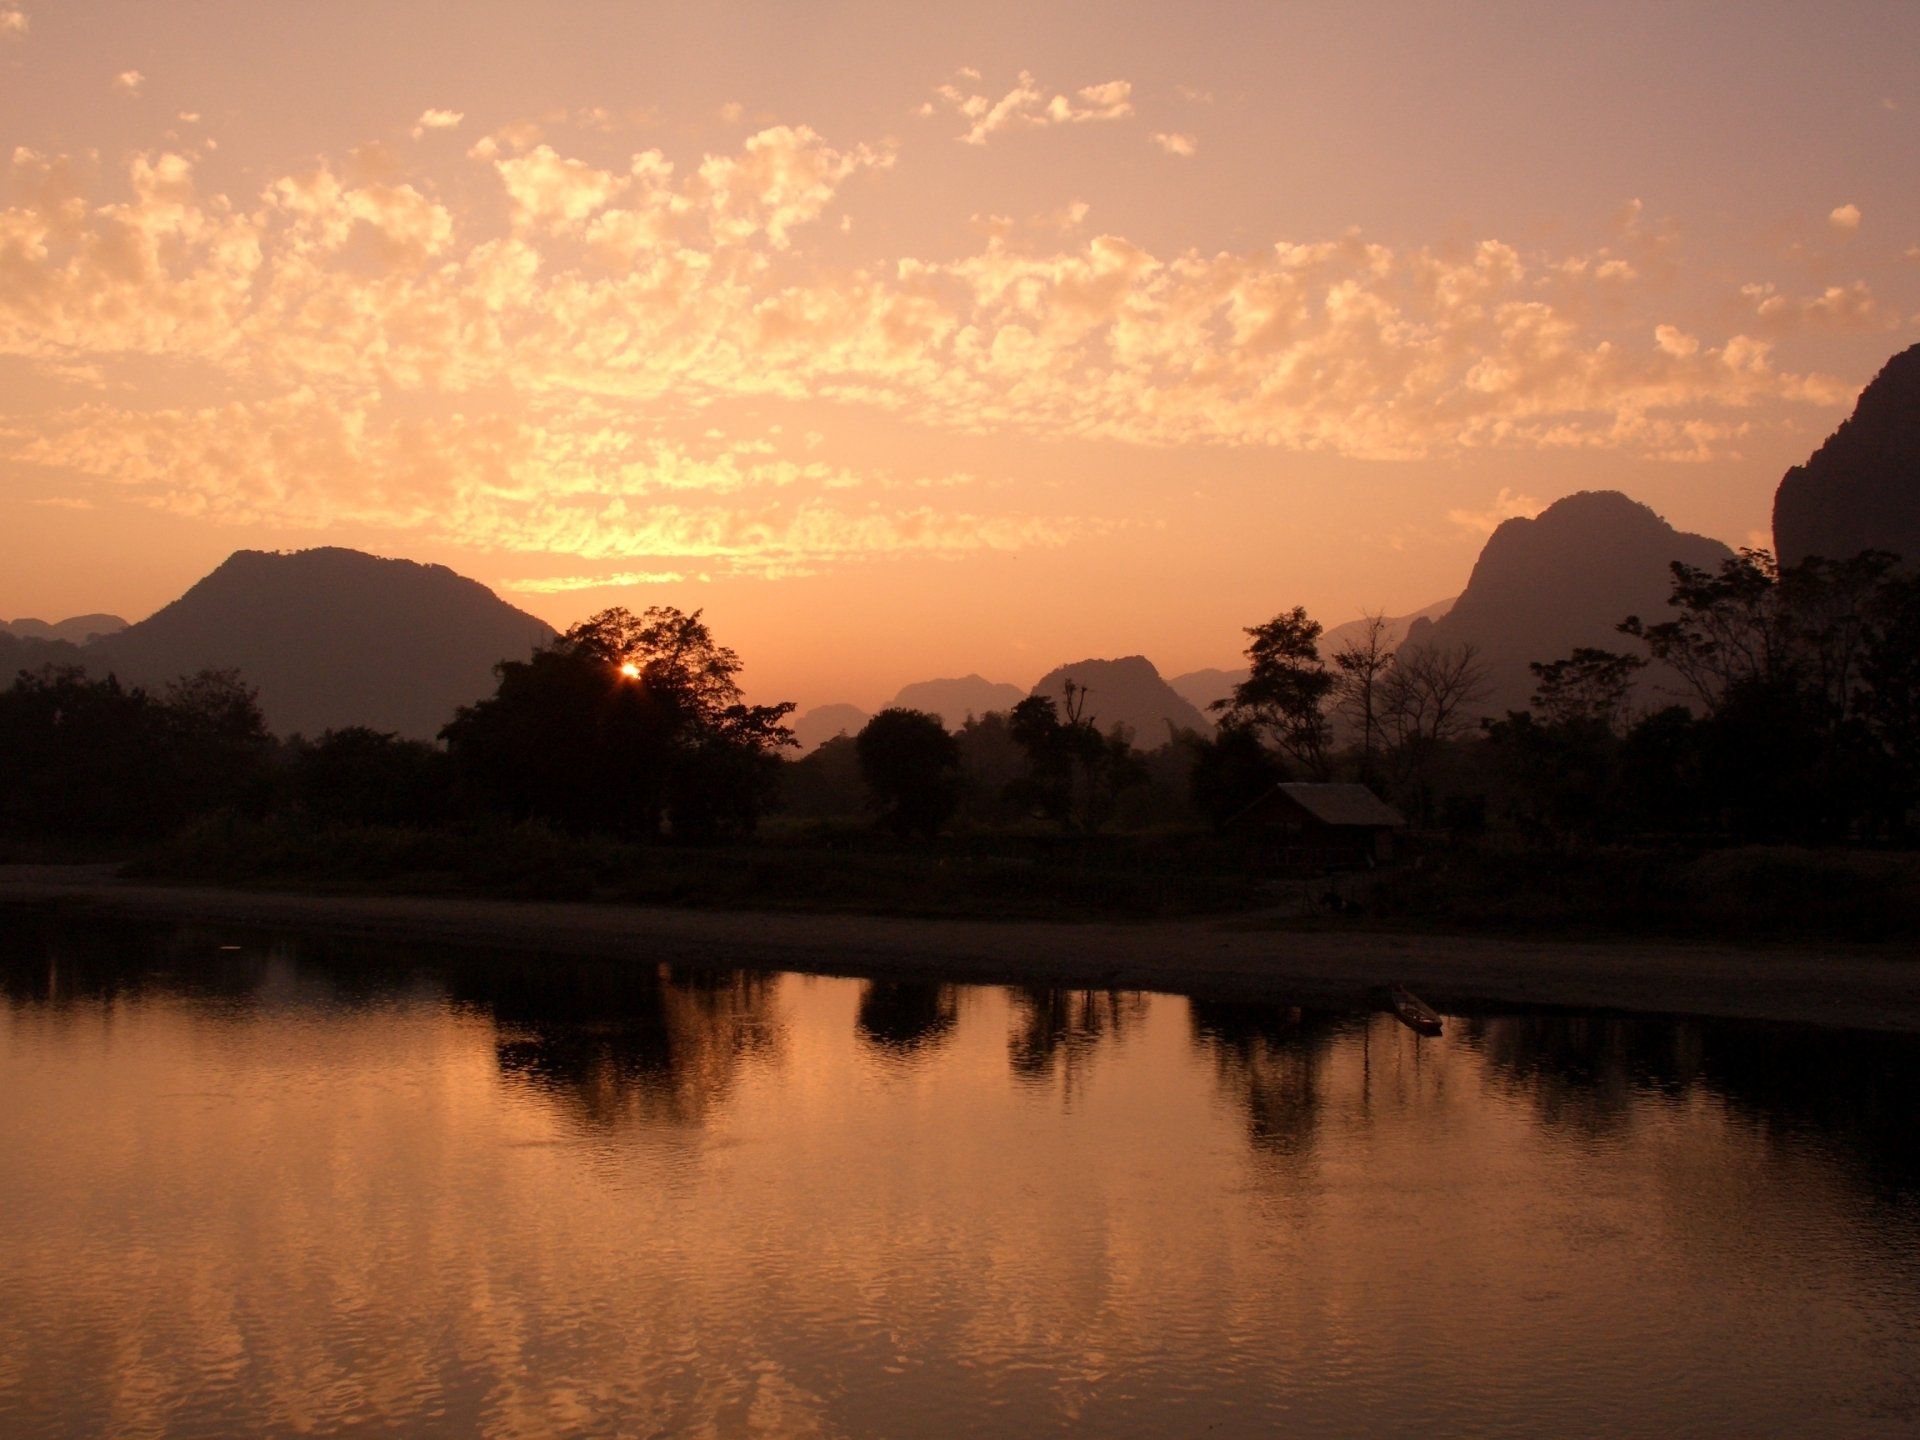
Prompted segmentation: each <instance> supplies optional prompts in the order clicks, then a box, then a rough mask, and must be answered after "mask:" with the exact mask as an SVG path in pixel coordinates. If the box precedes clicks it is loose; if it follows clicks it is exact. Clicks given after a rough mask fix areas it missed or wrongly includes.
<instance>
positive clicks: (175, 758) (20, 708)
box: [0, 666, 271, 840]
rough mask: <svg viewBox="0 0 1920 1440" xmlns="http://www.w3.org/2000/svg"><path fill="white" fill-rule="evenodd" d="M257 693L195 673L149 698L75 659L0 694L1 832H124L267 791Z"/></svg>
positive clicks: (135, 834)
mask: <svg viewBox="0 0 1920 1440" xmlns="http://www.w3.org/2000/svg"><path fill="white" fill-rule="evenodd" d="M270 748H271V742H270V740H269V739H268V736H267V731H266V725H265V722H264V721H263V720H262V719H261V717H260V711H259V707H258V706H257V705H256V704H255V703H254V698H253V692H252V691H251V690H249V689H248V688H247V687H246V686H245V685H243V684H242V683H241V682H240V681H239V679H238V677H237V676H235V675H234V674H233V673H232V672H230V671H224V672H223V671H203V672H201V673H200V674H198V675H194V676H190V677H188V678H186V679H184V680H181V681H178V682H176V683H175V684H173V685H171V686H169V687H168V688H167V690H166V692H165V694H164V695H163V696H161V697H155V696H153V695H151V694H150V693H148V692H147V691H145V690H141V689H127V688H125V687H124V686H122V685H121V684H120V682H119V681H118V680H117V679H115V678H114V677H113V676H111V675H109V676H108V677H106V678H105V679H104V680H93V679H89V678H88V676H87V675H86V673H85V672H84V671H83V670H81V669H79V668H78V667H77V666H67V667H48V668H47V669H44V670H41V671H39V672H37V673H34V674H22V675H21V676H20V677H19V678H18V679H17V680H16V681H15V683H14V684H13V686H12V687H11V688H10V689H8V690H7V691H6V692H5V693H4V694H3V695H0V830H4V831H6V832H8V833H11V834H14V835H27V836H40V837H45V838H75V839H79V838H86V839H99V840H108V839H132V838H145V837H150V836H155V835H160V834H164V833H166V832H167V831H168V830H171V829H173V828H174V827H176V826H177V825H179V824H180V823H182V822H183V821H184V820H186V819H187V818H188V817H190V816H192V815H194V814H198V813H201V812H204V811H211V810H217V809H222V808H229V807H235V806H241V805H251V804H253V803H255V802H257V801H259V800H261V799H263V797H264V773H265V763H266V758H267V756H268V754H269V752H270Z"/></svg>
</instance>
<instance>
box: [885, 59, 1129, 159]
mask: <svg viewBox="0 0 1920 1440" xmlns="http://www.w3.org/2000/svg"><path fill="white" fill-rule="evenodd" d="M960 78H968V79H972V80H976V81H977V80H978V79H979V78H980V77H979V75H978V74H977V73H975V72H972V71H961V72H960ZM1132 97H1133V86H1132V84H1131V83H1130V82H1128V81H1126V80H1108V81H1105V82H1103V83H1101V84H1098V85H1084V86H1082V87H1081V88H1080V89H1078V90H1076V91H1074V92H1073V94H1072V95H1066V94H1060V93H1056V94H1054V95H1053V96H1052V97H1051V98H1049V97H1048V95H1047V93H1046V91H1045V90H1043V89H1041V88H1040V86H1039V84H1038V82H1037V81H1035V79H1034V78H1033V75H1032V73H1031V72H1029V71H1026V70H1022V71H1021V72H1020V78H1019V80H1018V81H1017V82H1016V83H1015V84H1014V87H1013V88H1012V89H1011V90H1009V91H1007V92H1006V94H1004V95H1002V96H1001V97H1000V98H999V99H997V100H995V99H991V98H989V97H988V96H986V95H982V94H978V93H969V92H968V91H965V90H962V89H961V88H960V87H959V86H958V85H955V84H953V83H951V82H949V83H947V84H945V85H942V86H940V87H939V88H938V89H937V90H935V91H934V99H933V100H929V101H928V102H927V103H926V104H924V105H922V106H921V107H920V113H921V114H922V115H933V114H936V113H937V112H938V109H939V108H941V107H944V108H946V109H949V110H951V111H953V112H954V113H955V114H957V115H959V116H960V117H961V118H962V119H964V120H966V121H967V122H968V128H967V129H966V130H965V131H964V132H963V133H962V134H961V135H960V137H959V138H960V141H961V142H962V143H963V144H967V145H984V144H986V143H987V141H988V140H989V139H990V138H991V137H992V136H994V135H998V134H1003V133H1006V132H1009V131H1013V130H1034V129H1040V128H1042V127H1045V126H1049V125H1083V124H1088V123H1090V122H1096V121H1104V120H1123V119H1125V118H1127V117H1128V116H1130V115H1131V114H1133V98H1132ZM936 101H937V102H938V105H936V103H935V102H936Z"/></svg>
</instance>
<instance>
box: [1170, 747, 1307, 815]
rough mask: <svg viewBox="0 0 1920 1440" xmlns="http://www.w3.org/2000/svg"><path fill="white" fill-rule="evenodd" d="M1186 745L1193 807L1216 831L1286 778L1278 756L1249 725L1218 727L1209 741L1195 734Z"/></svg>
mask: <svg viewBox="0 0 1920 1440" xmlns="http://www.w3.org/2000/svg"><path fill="white" fill-rule="evenodd" d="M1187 743H1188V744H1189V745H1190V746H1191V747H1192V750H1193V769H1192V771H1191V772H1190V773H1189V776H1188V784H1189V785H1190V786H1191V788H1192V793H1193V804H1194V808H1195V809H1197V810H1198V811H1199V812H1200V813H1201V814H1202V815H1205V816H1206V817H1207V819H1208V821H1209V822H1211V823H1212V825H1213V827H1214V829H1216V830H1220V829H1224V828H1226V824H1227V822H1228V821H1229V820H1231V819H1233V817H1234V816H1236V815H1238V814H1239V813H1240V812H1241V811H1242V810H1245V809H1246V808H1247V807H1248V806H1249V805H1251V804H1253V802H1254V801H1256V800H1258V799H1259V798H1260V797H1261V796H1263V795H1265V794H1267V793H1268V792H1269V791H1270V790H1272V789H1273V787H1274V786H1276V785H1278V784H1280V782H1281V781H1283V780H1285V779H1286V778H1287V767H1286V766H1285V765H1283V764H1281V763H1280V757H1279V756H1278V755H1276V754H1274V753H1273V751H1271V750H1269V749H1268V748H1267V747H1266V746H1265V745H1263V744H1261V743H1260V736H1259V735H1258V734H1257V733H1256V732H1255V731H1254V730H1253V729H1252V728H1251V727H1249V726H1246V725H1234V724H1226V725H1222V726H1221V727H1220V729H1219V731H1218V732H1217V733H1216V734H1215V735H1214V737H1213V738H1212V739H1211V740H1205V739H1202V738H1200V737H1199V736H1197V735H1196V736H1190V737H1189V739H1188V742H1187Z"/></svg>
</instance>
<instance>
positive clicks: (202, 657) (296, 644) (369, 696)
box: [80, 547, 553, 739]
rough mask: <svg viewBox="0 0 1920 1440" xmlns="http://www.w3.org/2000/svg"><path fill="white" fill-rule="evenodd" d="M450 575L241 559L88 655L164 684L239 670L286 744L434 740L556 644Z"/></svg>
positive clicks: (91, 660)
mask: <svg viewBox="0 0 1920 1440" xmlns="http://www.w3.org/2000/svg"><path fill="white" fill-rule="evenodd" d="M552 636H553V629H552V627H551V626H549V625H548V624H547V623H546V622H545V621H543V620H538V619H535V618H534V617H533V616H531V615H528V614H526V613H525V612H524V611H521V610H516V609H514V608H513V606H511V605H509V604H507V603H506V602H505V601H503V600H501V599H500V598H499V597H498V596H496V595H495V594H494V593H493V592H492V591H491V590H489V589H487V587H486V586H484V585H482V584H480V583H479V582H478V581H476V580H469V579H467V578H465V577H464V576H461V575H456V574H455V573H454V572H453V571H451V570H449V569H447V568H446V567H445V566H444V565H421V564H417V563H415V562H414V561H411V560H385V559H381V558H379V557H377V556H373V555H365V554H362V553H361V552H359V551H357V550H345V549H339V548H335V547H327V548H323V549H316V550H298V551H293V552H290V553H284V554H269V553H267V552H265V551H260V550H239V551H236V552H234V554H233V555H231V556H229V557H228V558H227V559H226V560H225V561H224V562H223V563H222V564H221V565H220V566H219V567H218V568H217V569H215V570H214V571H213V572H212V573H211V574H210V575H208V576H207V577H206V578H205V579H203V580H201V581H200V582H199V583H197V584H196V585H194V586H193V587H192V588H191V589H190V590H188V591H187V593H186V594H184V595H182V596H181V597H180V598H179V599H178V600H175V601H174V602H173V603H172V604H170V605H167V606H165V607H164V608H162V609H161V610H159V611H156V612H155V613H154V614H153V615H151V616H150V617H148V618H147V619H145V620H142V621H141V622H139V623H138V624H137V625H130V626H128V627H127V628H126V629H124V630H122V631H120V632H119V633H118V634H114V635H109V636H106V637H104V638H101V639H98V640H95V641H94V642H93V643H91V644H90V645H88V646H86V647H85V648H84V649H83V650H82V651H81V652H80V653H81V655H82V657H83V658H84V660H85V662H86V665H87V668H88V669H89V670H91V671H93V672H95V673H96V674H104V673H106V672H108V671H111V672H113V673H115V674H117V675H119V676H120V678H121V679H122V680H124V681H127V682H129V683H132V684H143V685H157V684H162V683H164V682H166V681H168V680H171V679H173V678H175V677H176V676H179V675H182V674H188V673H191V672H193V671H195V670H200V669H205V668H208V667H213V668H221V669H225V668H233V669H237V670H239V671H240V673H241V674H242V676H243V677H244V678H245V679H246V681H247V682H248V683H249V684H251V685H254V686H257V687H258V689H259V691H260V708H261V710H262V711H263V712H264V714H265V715H266V718H267V723H268V725H269V726H270V727H271V728H272V729H273V730H275V731H276V732H278V733H280V734H292V733H294V732H300V733H304V734H307V735H317V734H318V733H320V732H321V731H322V730H327V729H337V728H341V727H344V726H349V725H366V726H370V727H372V728H373V729H376V730H391V731H395V732H397V733H399V734H401V735H406V736H412V737H415V738H420V739H431V738H432V737H433V736H434V735H435V734H437V733H438V731H439V729H440V727H441V726H442V725H444V724H446V723H447V721H449V720H451V719H452V718H453V712H454V711H455V709H457V708H458V707H459V706H461V705H465V704H470V703H471V702H473V701H475V700H477V699H479V698H480V697H482V696H483V695H486V694H487V693H488V692H489V691H491V689H492V688H493V666H494V664H495V663H496V662H497V661H500V660H503V659H518V658H522V657H524V656H525V655H526V654H527V653H528V652H529V651H531V650H532V649H533V648H534V647H535V646H536V645H539V644H542V643H544V642H545V641H547V640H549V639H551V638H552Z"/></svg>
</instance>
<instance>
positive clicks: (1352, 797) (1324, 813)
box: [1248, 782, 1407, 829]
mask: <svg viewBox="0 0 1920 1440" xmlns="http://www.w3.org/2000/svg"><path fill="white" fill-rule="evenodd" d="M1276 798H1284V799H1287V800H1291V801H1292V802H1293V803H1294V804H1295V805H1298V806H1299V807H1300V808H1301V809H1302V810H1304V811H1306V812H1307V814H1309V815H1311V816H1312V817H1313V818H1314V819H1315V820H1318V821H1319V822H1320V823H1321V824H1322V825H1335V826H1342V827H1345V826H1359V827H1362V828H1365V829H1388V828H1390V829H1398V828H1399V827H1401V826H1403V825H1405V824H1406V823H1407V822H1406V818H1405V817H1404V816H1402V815H1401V813H1400V812H1399V811H1398V810H1396V809H1394V808H1393V807H1392V806H1391V805H1389V804H1387V802H1386V801H1384V800H1382V799H1381V798H1380V797H1379V796H1378V795H1376V794H1374V793H1373V791H1371V790H1369V789H1368V788H1367V787H1366V786H1364V785H1331V784H1312V783H1305V782H1302V783H1289V784H1285V785H1276V786H1275V787H1274V788H1273V790H1272V791H1271V792H1270V793H1269V794H1268V795H1267V797H1266V798H1265V799H1264V800H1258V801H1255V802H1254V804H1253V805H1251V806H1249V807H1248V809H1249V810H1252V809H1256V808H1258V809H1266V808H1267V807H1269V806H1270V805H1272V804H1273V802H1274V801H1275V799H1276Z"/></svg>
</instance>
